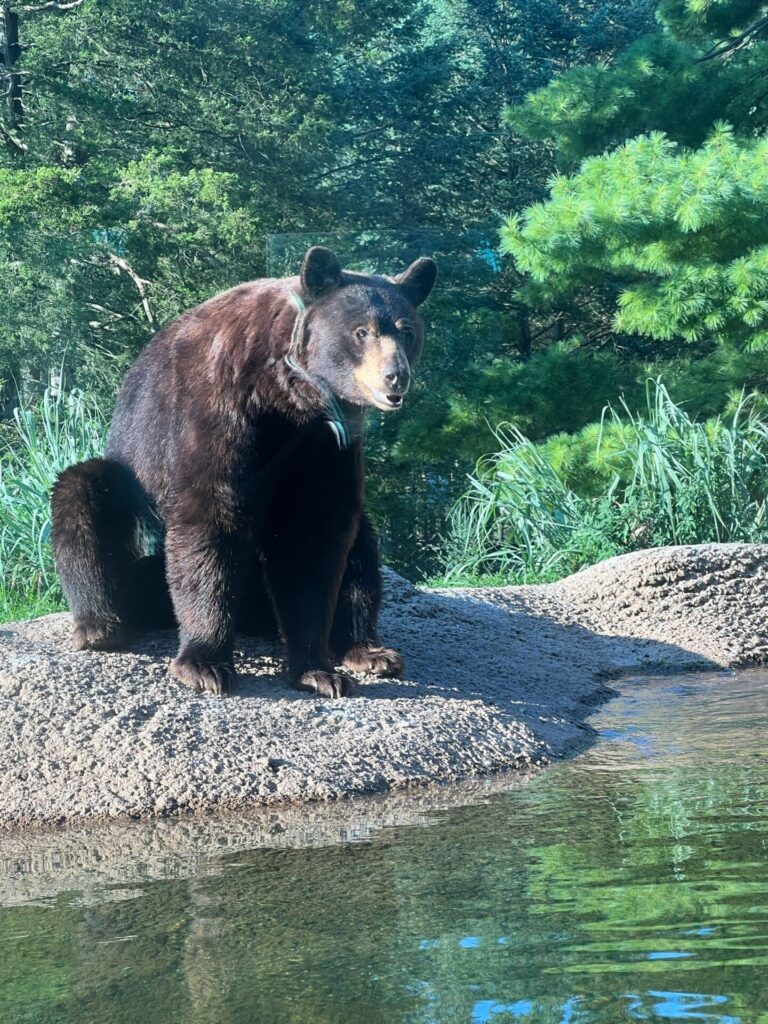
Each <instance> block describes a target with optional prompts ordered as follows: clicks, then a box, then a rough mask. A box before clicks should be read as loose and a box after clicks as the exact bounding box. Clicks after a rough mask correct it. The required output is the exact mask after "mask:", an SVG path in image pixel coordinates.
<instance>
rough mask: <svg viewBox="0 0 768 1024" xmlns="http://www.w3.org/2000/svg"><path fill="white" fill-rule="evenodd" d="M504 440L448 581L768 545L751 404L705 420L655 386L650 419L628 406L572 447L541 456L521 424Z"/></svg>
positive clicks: (469, 499)
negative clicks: (668, 552)
mask: <svg viewBox="0 0 768 1024" xmlns="http://www.w3.org/2000/svg"><path fill="white" fill-rule="evenodd" d="M496 437H497V439H498V441H499V445H500V447H499V451H497V452H496V453H494V454H492V455H489V456H486V457H485V458H483V459H481V460H480V462H479V463H478V465H477V469H476V471H475V474H474V476H472V477H471V478H470V484H471V486H470V489H469V490H468V491H467V493H466V494H465V495H464V496H463V497H462V498H461V499H460V501H459V502H458V504H457V505H456V506H455V507H454V509H453V511H452V513H451V517H450V533H449V538H448V545H447V553H446V576H447V579H448V581H449V582H458V581H461V580H464V579H466V578H470V577H471V578H477V577H478V576H483V575H486V574H487V575H493V576H494V577H496V578H498V577H499V575H500V574H503V575H504V576H506V577H507V578H508V579H509V580H510V581H514V582H533V581H541V580H551V579H557V578H559V577H561V576H564V575H567V574H568V573H570V572H574V571H576V570H578V569H580V568H583V567H584V566H587V565H591V564H593V563H594V562H597V561H600V560H601V559H603V558H606V557H609V556H611V555H616V554H621V553H623V552H626V551H632V550H635V549H637V548H641V547H658V546H661V545H664V544H696V543H703V542H707V541H748V542H757V541H764V540H768V522H767V521H766V519H767V517H766V494H767V493H768V424H766V422H765V421H764V420H763V419H762V418H761V417H760V415H759V413H758V412H757V411H756V410H755V409H754V407H753V406H752V403H751V400H750V399H747V398H744V397H742V399H741V400H740V401H739V402H738V404H737V407H736V409H735V411H734V412H733V414H732V415H731V416H730V417H729V418H728V419H727V420H726V419H724V418H722V417H717V418H715V419H711V420H707V421H704V422H697V421H696V420H695V419H693V418H691V417H690V416H689V415H688V414H687V413H686V412H685V410H684V409H682V408H681V407H680V406H679V405H676V404H675V403H674V402H673V401H672V399H671V398H670V397H669V394H668V393H667V391H666V389H665V388H664V387H663V385H662V384H660V383H659V382H656V383H655V384H653V386H652V387H649V391H648V399H647V414H646V415H645V416H640V415H634V414H633V413H632V412H631V411H630V410H629V408H628V407H627V406H626V405H624V404H623V403H622V404H621V407H620V410H618V411H617V410H616V409H614V408H611V407H607V408H606V410H605V412H604V414H603V418H602V420H601V422H600V423H599V424H595V425H592V426H590V427H587V428H585V429H584V430H583V431H581V432H580V433H579V434H578V435H575V436H572V437H570V438H569V437H568V436H566V435H558V436H557V437H556V438H552V439H550V440H549V441H548V442H545V443H544V444H542V445H538V446H537V445H534V444H533V443H532V442H531V441H529V440H528V439H527V438H526V437H524V436H523V435H522V434H521V433H520V431H518V430H517V429H516V428H515V427H513V426H510V425H504V426H502V427H500V428H499V430H498V431H497V433H496Z"/></svg>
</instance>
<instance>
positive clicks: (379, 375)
mask: <svg viewBox="0 0 768 1024" xmlns="http://www.w3.org/2000/svg"><path fill="white" fill-rule="evenodd" d="M436 277H437V266H436V264H435V262H434V260H431V259H427V258H422V259H418V260H416V262H415V263H412V264H411V266H410V267H408V269H407V270H405V271H403V273H402V274H398V275H397V276H396V277H383V276H378V275H367V274H357V273H353V272H351V271H343V270H342V269H341V267H340V265H339V261H338V259H337V258H336V256H335V255H334V254H333V253H332V252H331V251H330V249H325V248H323V247H322V246H313V247H312V248H311V249H310V250H309V251H308V252H307V254H306V256H305V257H304V260H303V261H302V264H301V290H302V293H303V299H304V302H305V303H306V306H307V312H306V327H305V330H304V332H303V338H302V342H301V349H302V351H301V361H302V363H303V365H304V367H305V368H306V370H307V372H308V373H309V374H311V375H312V376H313V377H316V378H319V379H320V380H322V381H323V382H324V384H325V385H326V386H327V387H329V388H330V389H331V391H332V392H333V394H334V395H335V396H336V397H337V398H340V399H343V400H345V401H347V402H350V403H352V404H354V405H372V406H375V407H376V408H377V409H386V410H391V409H399V408H400V407H401V406H402V404H403V398H404V396H405V393H406V392H407V390H408V388H409V386H410V383H411V368H412V367H413V365H414V363H416V361H417V360H418V358H419V356H420V355H421V350H422V347H423V345H424V322H423V320H422V319H421V317H420V316H419V314H418V313H417V311H416V307H417V306H419V305H421V303H422V302H423V301H424V300H425V299H426V298H427V296H428V295H429V293H430V292H431V290H432V286H433V285H434V283H435V278H436Z"/></svg>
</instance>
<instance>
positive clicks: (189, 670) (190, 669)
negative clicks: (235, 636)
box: [168, 655, 235, 697]
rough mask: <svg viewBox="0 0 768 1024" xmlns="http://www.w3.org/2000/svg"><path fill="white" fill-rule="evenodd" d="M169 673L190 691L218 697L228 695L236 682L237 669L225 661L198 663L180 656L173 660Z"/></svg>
mask: <svg viewBox="0 0 768 1024" xmlns="http://www.w3.org/2000/svg"><path fill="white" fill-rule="evenodd" d="M168 671H169V672H170V674H171V675H172V676H173V677H174V679H178V681H179V682H180V683H183V684H184V685H185V686H188V687H190V689H192V690H197V692H198V693H212V694H214V696H216V697H221V695H222V694H223V693H228V692H229V691H230V690H231V689H232V686H233V684H234V681H235V669H234V667H233V666H232V665H231V664H230V663H228V662H225V661H218V662H209V661H197V660H196V659H194V658H189V657H184V656H182V655H179V657H178V658H174V659H173V661H172V662H171V665H170V668H169V669H168Z"/></svg>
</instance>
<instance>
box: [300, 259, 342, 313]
mask: <svg viewBox="0 0 768 1024" xmlns="http://www.w3.org/2000/svg"><path fill="white" fill-rule="evenodd" d="M340 284H341V267H340V266H339V261H338V260H337V259H336V256H335V255H334V253H332V252H331V250H330V249H326V248H325V247H324V246H322V245H313V246H312V248H311V249H307V252H306V255H305V256H304V259H303V260H302V261H301V289H302V291H303V292H304V294H305V295H306V297H307V299H308V300H309V301H310V302H312V301H313V300H314V299H319V298H320V296H321V295H325V293H326V292H329V291H331V290H332V289H333V288H338V287H339V285H340Z"/></svg>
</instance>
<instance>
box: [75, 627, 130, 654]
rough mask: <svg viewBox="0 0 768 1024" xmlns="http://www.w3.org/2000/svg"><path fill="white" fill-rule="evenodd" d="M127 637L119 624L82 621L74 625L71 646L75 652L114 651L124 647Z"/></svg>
mask: <svg viewBox="0 0 768 1024" xmlns="http://www.w3.org/2000/svg"><path fill="white" fill-rule="evenodd" d="M127 639H128V638H127V635H126V632H125V630H124V629H123V627H122V626H121V625H120V623H119V622H115V621H110V622H99V621H98V620H96V619H84V620H83V621H82V622H76V623H75V629H74V632H73V633H72V645H73V646H74V648H75V650H76V651H115V650H117V649H118V648H120V647H124V646H125V644H126V642H127Z"/></svg>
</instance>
